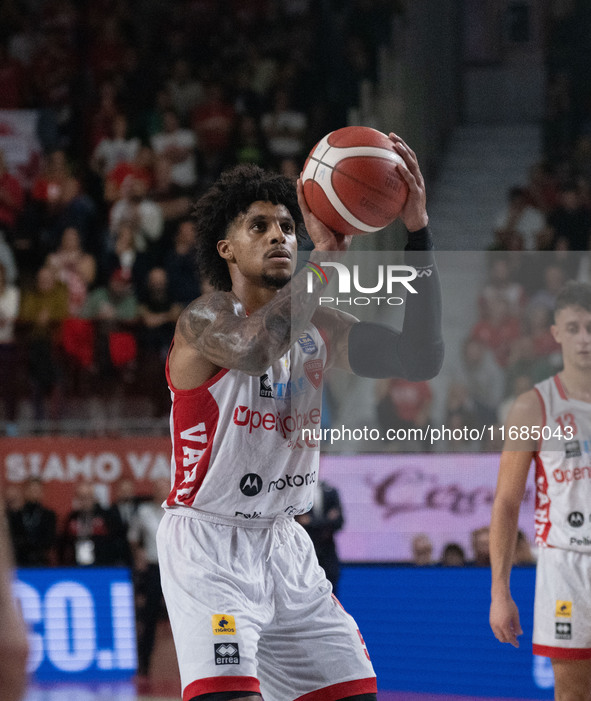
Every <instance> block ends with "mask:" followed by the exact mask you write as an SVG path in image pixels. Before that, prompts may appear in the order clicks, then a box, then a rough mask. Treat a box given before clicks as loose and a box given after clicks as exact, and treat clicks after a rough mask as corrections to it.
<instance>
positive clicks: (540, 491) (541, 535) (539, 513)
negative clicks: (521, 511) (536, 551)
mask: <svg viewBox="0 0 591 701" xmlns="http://www.w3.org/2000/svg"><path fill="white" fill-rule="evenodd" d="M534 459H535V463H536V477H535V480H536V507H535V529H536V543H537V544H538V545H540V544H543V545H545V544H546V541H547V540H548V533H550V529H551V528H552V522H551V521H550V497H549V496H548V477H547V476H546V469H545V467H544V463H543V462H542V459H541V458H540V455H539V454H538V453H536V455H535V457H534Z"/></svg>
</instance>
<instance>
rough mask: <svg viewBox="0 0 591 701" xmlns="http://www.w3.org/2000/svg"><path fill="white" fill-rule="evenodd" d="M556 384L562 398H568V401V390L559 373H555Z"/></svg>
mask: <svg viewBox="0 0 591 701" xmlns="http://www.w3.org/2000/svg"><path fill="white" fill-rule="evenodd" d="M554 384H555V385H556V389H557V390H558V394H559V395H560V398H561V399H566V400H567V401H568V397H567V396H566V391H565V389H564V385H563V384H562V380H561V379H560V377H558V375H554Z"/></svg>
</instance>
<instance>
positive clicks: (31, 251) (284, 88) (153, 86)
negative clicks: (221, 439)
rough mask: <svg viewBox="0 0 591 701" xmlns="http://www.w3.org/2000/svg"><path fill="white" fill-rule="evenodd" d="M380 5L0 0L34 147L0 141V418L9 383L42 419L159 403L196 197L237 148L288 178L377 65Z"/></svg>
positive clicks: (191, 272) (383, 13) (5, 77)
mask: <svg viewBox="0 0 591 701" xmlns="http://www.w3.org/2000/svg"><path fill="white" fill-rule="evenodd" d="M395 11H396V3H392V2H389V1H388V0H324V1H323V2H320V3H315V2H311V1H310V0H278V1H275V0H238V1H233V2H229V3H220V2H217V1H216V0H174V1H168V0H141V2H140V0H98V1H97V2H74V1H73V0H7V1H6V2H3V3H2V7H1V9H0V28H1V29H0V110H18V109H29V110H31V109H32V110H35V111H36V115H37V127H36V131H37V134H36V136H37V139H38V141H39V143H40V146H41V158H40V162H39V163H36V162H31V163H28V164H27V166H26V167H25V168H20V169H19V170H18V172H17V171H16V170H15V169H12V171H11V169H10V168H9V165H10V164H9V163H7V159H6V158H5V154H3V153H1V152H0V368H1V370H0V372H1V374H2V377H0V399H2V400H3V402H0V404H1V405H2V412H3V414H2V416H3V418H4V422H3V425H4V426H5V433H7V434H8V435H15V434H16V433H17V432H18V427H19V422H18V421H17V419H18V413H19V411H20V409H21V408H22V407H21V400H22V399H23V398H26V399H27V400H28V405H29V409H28V411H29V415H30V416H29V418H30V419H32V420H33V421H34V422H37V424H38V425H41V426H43V425H44V423H43V422H45V426H46V428H47V424H48V420H49V422H51V420H57V419H60V418H63V417H64V416H65V415H67V414H68V413H69V414H72V415H74V416H77V417H84V418H87V419H91V421H92V423H93V425H96V427H97V431H98V432H100V431H101V430H102V431H105V430H108V421H107V419H109V420H111V424H113V423H114V421H113V420H114V419H116V417H118V416H119V417H120V416H122V415H124V414H125V413H126V411H125V407H124V405H123V403H124V401H125V396H126V395H127V396H129V395H130V394H131V395H136V396H141V397H143V398H144V399H145V400H146V401H145V404H144V405H141V411H140V413H143V415H145V416H153V417H161V416H163V415H164V414H165V413H167V411H168V399H167V391H166V382H165V379H164V375H163V363H164V359H165V356H166V352H167V349H168V345H169V343H170V340H171V336H172V331H173V328H174V323H175V321H176V318H177V317H178V315H179V313H180V311H181V309H182V308H183V306H185V305H186V304H187V303H188V302H189V301H191V300H192V299H194V298H195V297H196V296H198V295H199V293H200V292H201V291H202V290H203V288H204V285H203V284H202V283H201V282H200V280H199V277H198V276H197V275H196V272H195V271H196V266H195V261H194V260H193V252H192V245H193V239H194V230H193V225H192V222H191V219H190V215H191V211H192V203H193V201H194V200H195V198H196V197H197V196H198V195H199V194H200V193H201V192H203V191H204V190H205V189H206V188H207V187H208V186H209V185H210V184H211V183H212V182H213V181H214V180H215V179H216V178H217V176H218V175H219V173H220V172H221V171H222V170H223V169H224V168H226V167H228V166H230V165H233V164H236V163H240V162H254V163H257V164H259V165H261V166H264V167H267V168H271V169H274V170H276V171H278V172H282V173H284V174H286V175H288V176H297V174H298V173H299V171H300V170H301V166H302V164H303V159H304V157H305V155H306V153H307V151H308V150H309V149H310V147H311V146H312V145H313V144H314V143H315V142H316V141H317V140H318V139H319V138H321V137H322V136H323V135H324V134H325V133H326V132H328V131H330V130H332V129H334V128H338V127H341V126H343V125H345V124H346V123H347V113H348V110H349V109H350V108H352V107H355V106H356V105H357V104H358V100H359V84H360V81H361V80H364V79H368V80H375V77H376V71H377V67H376V64H377V55H378V51H379V47H380V46H381V45H383V44H384V43H385V42H387V41H388V40H389V38H390V33H391V21H390V18H391V15H392V13H393V12H395ZM138 367H141V372H138ZM77 398H78V399H79V400H82V399H84V402H82V403H81V404H80V403H79V404H77V403H76V399H77ZM88 398H91V401H90V402H88V401H86V399H88ZM135 404H136V406H138V402H137V401H136V402H135ZM140 404H141V403H140ZM101 417H102V423H101ZM39 422H41V423H39ZM101 426H102V428H101ZM105 427H107V428H105Z"/></svg>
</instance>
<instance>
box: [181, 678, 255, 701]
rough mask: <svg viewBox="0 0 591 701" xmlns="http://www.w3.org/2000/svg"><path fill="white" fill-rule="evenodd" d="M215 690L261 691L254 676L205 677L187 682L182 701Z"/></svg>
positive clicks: (211, 692)
mask: <svg viewBox="0 0 591 701" xmlns="http://www.w3.org/2000/svg"><path fill="white" fill-rule="evenodd" d="M216 691H254V692H256V693H257V694H260V693H261V685H260V684H259V680H258V679H256V678H255V677H206V678H205V679H197V680H196V681H194V682H191V683H190V684H188V685H187V686H186V687H185V689H184V691H183V701H191V699H192V698H193V697H194V696H199V695H200V694H213V693H214V692H216Z"/></svg>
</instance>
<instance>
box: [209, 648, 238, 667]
mask: <svg viewBox="0 0 591 701" xmlns="http://www.w3.org/2000/svg"><path fill="white" fill-rule="evenodd" d="M213 653H214V655H215V663H216V664H240V653H239V651H238V643H214V646H213Z"/></svg>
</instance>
